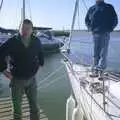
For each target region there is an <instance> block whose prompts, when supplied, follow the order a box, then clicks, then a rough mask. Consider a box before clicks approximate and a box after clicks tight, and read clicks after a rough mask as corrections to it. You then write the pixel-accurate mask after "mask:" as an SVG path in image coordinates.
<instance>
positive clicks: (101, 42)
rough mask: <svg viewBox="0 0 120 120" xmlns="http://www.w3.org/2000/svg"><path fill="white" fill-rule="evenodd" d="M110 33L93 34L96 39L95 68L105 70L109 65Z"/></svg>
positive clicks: (94, 39)
mask: <svg viewBox="0 0 120 120" xmlns="http://www.w3.org/2000/svg"><path fill="white" fill-rule="evenodd" d="M109 40H110V33H108V32H106V33H100V34H98V33H97V34H96V33H94V34H93V41H94V60H93V70H101V71H103V70H104V69H106V67H107V55H108V46H109Z"/></svg>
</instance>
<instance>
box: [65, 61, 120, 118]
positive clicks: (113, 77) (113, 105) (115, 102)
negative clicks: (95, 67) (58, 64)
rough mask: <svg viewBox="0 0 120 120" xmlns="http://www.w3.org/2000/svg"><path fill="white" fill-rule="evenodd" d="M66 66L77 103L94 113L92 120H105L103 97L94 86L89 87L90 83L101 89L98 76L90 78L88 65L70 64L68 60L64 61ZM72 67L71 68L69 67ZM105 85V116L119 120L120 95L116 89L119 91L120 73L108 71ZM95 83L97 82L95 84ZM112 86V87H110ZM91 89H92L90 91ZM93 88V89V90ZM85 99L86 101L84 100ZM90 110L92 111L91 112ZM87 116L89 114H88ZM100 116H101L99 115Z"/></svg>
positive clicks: (89, 111)
mask: <svg viewBox="0 0 120 120" xmlns="http://www.w3.org/2000/svg"><path fill="white" fill-rule="evenodd" d="M66 67H67V71H68V75H69V78H70V82H71V86H72V89H73V93H74V95H75V99H76V101H77V103H78V104H80V105H81V104H82V105H84V109H85V110H86V111H87V112H88V113H92V114H94V118H93V120H101V119H102V120H106V117H105V116H106V115H105V112H104V106H103V103H104V101H103V100H104V99H103V93H102V92H97V91H96V89H95V87H93V89H90V88H91V85H94V83H95V85H97V84H98V88H100V86H99V85H100V84H101V88H102V90H103V81H99V80H98V78H90V77H89V74H90V67H87V66H84V65H80V64H72V67H71V66H70V63H69V62H66ZM71 68H72V69H71ZM104 81H105V86H106V87H108V89H109V90H113V91H109V92H107V91H106V92H105V96H104V97H105V101H106V105H105V106H106V108H108V110H109V111H108V113H107V112H106V114H107V117H108V116H109V117H108V120H109V118H111V117H112V118H113V119H110V120H119V119H120V100H119V98H120V95H119V94H117V93H116V90H117V89H118V90H117V91H119V90H120V89H119V86H120V74H119V73H113V72H108V73H107V74H106V75H104ZM96 83H97V84H96ZM111 88H114V89H111ZM91 90H92V91H91ZM94 90H95V91H94ZM111 92H112V93H113V94H114V95H115V96H117V97H118V99H117V98H116V97H115V96H113V94H112V93H111ZM85 101H86V102H85ZM91 111H92V112H91ZM88 116H89V115H88ZM101 116H102V117H101Z"/></svg>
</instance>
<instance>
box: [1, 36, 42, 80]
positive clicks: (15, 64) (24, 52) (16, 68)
mask: <svg viewBox="0 0 120 120" xmlns="http://www.w3.org/2000/svg"><path fill="white" fill-rule="evenodd" d="M8 55H9V56H10V57H11V62H10V63H11V65H12V67H11V73H12V75H13V76H14V77H16V78H23V79H24V78H26V79H27V78H30V77H32V76H34V75H35V74H36V72H37V70H38V68H39V66H43V65H44V56H43V49H42V45H41V42H40V40H39V39H38V38H37V37H35V36H33V35H32V36H31V41H30V44H29V46H28V47H27V48H26V47H25V46H24V44H23V43H22V41H21V36H20V35H19V34H18V35H15V36H14V37H12V38H10V39H9V40H8V41H7V42H5V43H4V44H3V45H1V46H0V65H1V66H0V70H1V72H2V71H3V70H4V69H6V67H5V66H6V63H5V62H4V60H5V57H6V56H8Z"/></svg>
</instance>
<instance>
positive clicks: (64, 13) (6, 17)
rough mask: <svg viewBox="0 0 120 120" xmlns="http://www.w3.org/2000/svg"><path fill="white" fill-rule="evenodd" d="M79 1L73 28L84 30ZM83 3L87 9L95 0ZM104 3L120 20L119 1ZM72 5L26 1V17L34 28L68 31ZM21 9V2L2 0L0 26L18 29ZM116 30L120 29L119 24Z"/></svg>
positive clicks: (63, 0)
mask: <svg viewBox="0 0 120 120" xmlns="http://www.w3.org/2000/svg"><path fill="white" fill-rule="evenodd" d="M0 1H1V0H0ZM81 1H82V0H80V10H79V22H78V16H77V19H76V24H75V26H76V27H75V28H78V26H80V28H81V29H85V28H86V27H85V24H84V18H85V14H86V9H85V7H84V5H83V3H82V2H81ZM85 1H86V4H87V6H88V7H90V6H91V5H92V4H94V3H95V0H85ZM106 2H109V3H112V4H113V5H114V6H115V9H116V11H117V14H118V15H119V20H120V0H106ZM74 4H75V0H26V16H27V18H30V16H31V18H32V20H33V23H34V25H35V26H45V27H52V28H53V29H70V26H71V22H72V15H73V9H74ZM21 7H22V0H4V3H3V8H2V10H1V12H0V26H2V27H5V28H18V26H19V23H20V19H21ZM30 8H31V9H30ZM30 11H31V12H30ZM30 13H31V14H30ZM118 28H119V29H120V24H119V25H118Z"/></svg>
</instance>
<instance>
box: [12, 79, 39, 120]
mask: <svg viewBox="0 0 120 120" xmlns="http://www.w3.org/2000/svg"><path fill="white" fill-rule="evenodd" d="M10 86H11V94H12V102H13V110H14V120H22V112H21V102H22V95H23V94H24V93H25V94H26V95H27V98H28V102H29V106H30V120H39V117H40V116H39V115H40V113H39V108H38V104H37V85H36V80H35V78H34V77H32V78H30V79H28V80H23V79H17V78H13V79H12V80H11V84H10Z"/></svg>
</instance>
